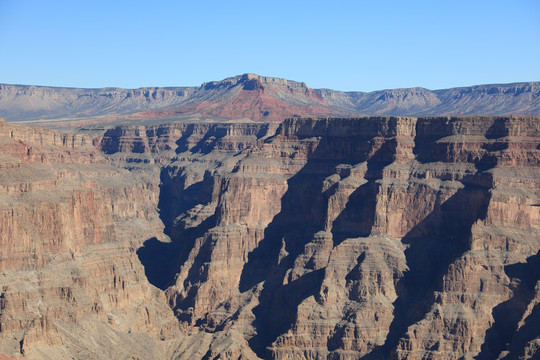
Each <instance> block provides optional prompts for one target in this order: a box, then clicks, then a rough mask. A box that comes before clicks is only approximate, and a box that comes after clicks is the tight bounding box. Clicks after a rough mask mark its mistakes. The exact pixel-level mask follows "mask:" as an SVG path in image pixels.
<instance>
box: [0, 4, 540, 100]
mask: <svg viewBox="0 0 540 360" xmlns="http://www.w3.org/2000/svg"><path fill="white" fill-rule="evenodd" d="M248 72H249V73H256V74H259V75H267V76H274V77H282V78H287V79H290V80H296V81H304V82H306V84H307V85H308V86H310V87H312V88H330V89H335V90H346V91H349V90H359V91H372V90H379V89H388V88H400V87H414V86H421V87H425V88H428V89H442V88H449V87H456V86H468V85H475V84H489V83H508V82H520V81H540V1H539V0H505V1H500V0H489V1H484V0H423V1H420V0H417V1H415V0H409V1H403V0H399V1H397V0H396V1H394V0H388V1H383V0H379V1H376V0H365V1H363V0H356V1H340V0H334V1H317V0H310V1H296V0H287V1H280V0H273V1H256V0H250V1H234V0H229V1H223V0H221V1H210V0H207V1H204V0H200V1H197V0H190V1H159V0H155V1H137V0H131V1H117V0H107V1H101V0H92V1H89V0H69V1H64V0H49V1H45V0H0V83H8V84H32V85H51V86H72V87H107V86H117V87H125V88H137V87H142V86H198V85H200V84H201V83H202V82H205V81H213V80H221V79H224V78H226V77H230V76H234V75H238V74H243V73H248Z"/></svg>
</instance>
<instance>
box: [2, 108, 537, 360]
mask: <svg viewBox="0 0 540 360" xmlns="http://www.w3.org/2000/svg"><path fill="white" fill-rule="evenodd" d="M1 129H3V130H2V131H3V132H2V134H4V135H3V137H2V139H4V140H3V141H4V142H3V144H5V145H3V146H4V148H5V149H11V150H6V151H5V152H3V153H5V154H8V153H9V155H7V156H8V157H6V159H7V160H4V161H3V162H2V164H3V165H2V166H4V168H5V169H9V171H8V170H6V171H5V172H4V171H3V172H2V174H4V173H5V174H9V179H11V180H9V181H11V184H9V181H7V180H6V181H5V183H6V186H5V188H6V190H4V193H3V194H4V195H2V196H4V197H5V198H6V201H3V202H2V204H4V203H5V204H8V203H9V202H7V201H8V200H7V199H9V201H11V202H13V203H14V204H20V205H17V206H20V207H22V204H23V203H27V202H28V201H29V200H27V199H26V198H23V197H21V196H20V194H19V192H20V191H21V190H20V188H21V187H22V188H23V189H24V191H26V193H28V194H27V195H25V196H29V195H31V196H33V197H34V198H37V200H34V201H35V202H34V203H33V204H36V205H33V206H32V207H31V208H29V209H25V210H19V211H20V213H18V215H17V216H16V217H12V218H11V219H23V218H24V216H26V217H27V218H28V219H31V221H32V223H34V224H35V221H36V219H43V223H45V224H49V223H51V224H53V223H54V224H55V225H54V226H47V228H48V229H53V231H48V232H46V233H44V232H43V231H41V233H40V232H39V231H37V230H36V231H37V232H36V231H33V232H32V230H30V231H29V230H27V229H26V230H25V229H23V226H22V224H23V220H9V219H10V218H8V217H7V215H6V216H5V217H4V218H3V219H2V224H5V223H6V224H10V221H11V222H12V223H13V224H10V225H8V226H10V229H11V228H12V229H14V230H10V231H11V232H8V234H10V235H8V236H3V237H2V239H1V240H2V248H1V249H2V251H3V252H4V253H3V255H2V262H1V263H0V264H1V265H2V268H3V269H5V270H4V276H5V277H7V278H5V279H6V281H5V282H4V283H6V284H8V283H9V284H11V288H9V289H8V291H6V292H5V293H6V294H7V295H5V296H4V295H3V297H2V301H3V302H2V304H3V305H2V309H3V310H2V315H1V316H0V322H1V323H2V330H1V334H2V335H3V337H2V339H3V340H2V341H1V346H2V347H1V349H2V351H4V352H5V353H7V354H9V355H17V354H21V353H22V354H24V355H25V356H28V357H31V356H32V354H39V355H42V354H49V353H50V354H52V353H54V351H57V350H58V349H63V348H67V349H68V352H69V351H72V349H75V348H76V346H81V347H83V346H86V347H85V349H87V351H90V354H94V353H92V352H91V351H94V352H95V351H96V350H95V349H96V347H95V346H94V348H92V346H90V345H89V343H88V342H82V345H79V343H78V342H77V341H76V339H74V337H73V336H72V337H70V336H68V334H67V333H66V331H65V329H71V330H72V332H73V333H74V334H76V333H77V331H79V332H81V334H84V335H88V336H90V337H92V336H97V335H96V334H98V333H102V331H103V330H102V329H108V330H107V331H110V332H111V334H112V333H114V334H115V336H117V337H118V338H119V339H121V340H120V341H123V342H124V344H133V342H134V341H139V340H138V339H141V338H144V339H145V340H144V341H145V344H151V346H150V345H149V346H148V347H146V346H145V347H144V348H145V349H146V350H145V351H147V352H146V353H145V352H141V353H140V354H139V355H138V356H141V357H147V356H155V357H162V358H179V359H194V358H201V359H202V358H204V359H213V358H227V359H250V358H253V359H255V358H273V359H323V358H324V359H360V358H365V359H387V358H395V359H461V358H465V359H473V358H476V359H493V358H500V359H515V358H523V359H527V358H532V357H534V356H537V355H538V354H537V352H538V348H539V346H540V337H539V334H540V329H539V328H538V325H537V324H538V321H537V320H538V316H539V313H538V302H539V301H540V283H539V280H540V267H539V266H540V260H539V258H538V256H540V253H539V251H540V186H539V182H538V181H539V180H538V179H540V176H539V175H540V167H539V165H540V119H538V118H531V117H447V118H443V117H438V118H437V117H433V118H431V117H426V118H407V117H379V118H377V117H370V118H356V119H309V118H307V119H306V118H305V119H289V120H286V121H285V122H283V123H282V124H200V123H199V124H197V123H191V124H190V123H177V124H167V125H160V126H151V127H142V126H120V127H116V128H111V129H108V130H104V131H103V132H102V133H100V134H97V135H96V134H95V133H94V135H93V138H89V137H88V135H83V134H82V133H81V134H77V135H70V136H67V135H59V134H58V133H53V132H50V134H53V135H52V136H53V138H58V140H54V141H56V142H54V143H52V144H51V141H50V140H47V141H45V142H43V143H42V144H41V145H39V146H37V145H33V144H35V143H36V141H38V140H37V139H38V138H40V139H41V138H43V137H44V135H39V136H41V137H38V138H36V137H35V136H34V135H32V136H34V137H32V136H31V135H24V136H23V135H20V136H19V137H23V139H21V140H16V139H18V138H17V137H14V136H15V135H14V133H12V131H13V130H12V129H16V128H14V127H13V126H7V125H5V124H4V125H3V126H2V128H1ZM19 129H21V130H19V131H22V133H25V134H27V133H28V134H30V133H32V132H35V133H41V130H30V129H28V128H19ZM83 133H84V132H83ZM12 134H13V135H12ZM44 134H45V132H44ZM14 139H15V140H14ZM83 139H84V140H83ZM14 144H15V145H14ZM21 144H23V145H21ZM66 144H68V145H66ZM72 144H76V145H72ZM92 144H94V145H95V146H93V145H92ZM21 146H22V147H21ZM24 146H26V147H24ZM30 146H32V148H33V149H34V150H33V151H31V152H29V151H28V147H30ZM51 146H52V148H51ZM66 147H67V148H66ZM50 149H53V150H54V151H52V150H50ZM52 153H54V154H64V155H62V156H60V155H58V156H56V159H60V160H54V161H57V162H56V163H55V166H54V167H52V169H50V166H49V167H48V165H46V164H47V161H53V160H47V161H45V160H46V159H55V157H54V156H52V155H47V154H52ZM17 154H18V155H17ZM30 154H33V155H30ZM75 163H77V164H79V163H80V164H83V165H81V169H82V170H80V172H79V173H78V174H79V175H78V177H77V176H74V175H69V176H67V175H64V176H63V177H62V180H61V181H60V180H59V177H60V174H61V173H62V172H66V171H67V170H65V169H68V168H70V166H72V164H75ZM56 164H57V165H56ZM45 168H47V169H49V171H50V172H51V174H50V175H49V178H47V177H45V176H43V175H40V176H39V179H40V181H49V182H50V183H46V184H42V185H41V186H42V187H41V188H40V187H39V186H40V185H39V184H38V181H37V180H36V181H34V182H32V181H30V180H31V177H30V176H29V175H23V173H22V171H23V170H22V169H26V170H24V171H27V172H28V173H32V174H35V173H36V171H38V172H39V173H43V174H46V172H45V171H44V169H45ZM62 169H64V170H62ZM17 176H19V177H17ZM34 176H35V175H34ZM37 177H38V176H36V178H37ZM22 178H24V179H28V180H27V181H26V182H27V183H28V184H24V185H20V184H23V183H24V182H23V181H21V179H22ZM47 179H49V180H47ZM115 179H118V180H120V181H119V182H116V180H115ZM15 183H16V184H19V185H17V186H15V187H16V188H17V187H18V188H19V190H13V188H14V185H13V184H15ZM30 183H31V185H30ZM34 183H35V184H34ZM119 183H121V186H120V184H119ZM90 184H91V185H90ZM51 188H52V189H53V190H50V189H51ZM82 188H84V189H86V192H85V191H83V189H82ZM119 188H121V190H118V189H119ZM40 189H41V190H40ZM55 189H60V190H62V191H61V192H62V194H64V195H63V196H64V197H62V196H60V195H58V196H57V197H53V194H56V193H55ZM88 189H91V190H88ZM17 191H19V192H17ZM38 193H39V194H38ZM65 194H68V195H65ZM76 194H77V195H76ZM38 195H39V196H38ZM55 196H56V195H55ZM51 198H53V199H52V200H51ZM15 200H16V201H18V202H20V203H17V202H16V201H15ZM63 207H64V208H65V209H71V210H70V211H67V212H68V214H69V213H70V212H71V213H72V214H74V215H72V216H70V215H66V214H65V212H66V211H65V209H64V208H63ZM12 208H14V209H16V208H17V207H16V206H12ZM41 208H43V209H44V210H39V209H41ZM49 209H53V210H49ZM157 210H159V214H158V212H157ZM6 211H7V210H6ZM32 211H33V212H32ZM36 211H41V212H43V214H41V213H39V215H36V217H34V213H35V212H36ZM47 214H48V215H47ZM54 214H58V215H54ZM60 214H64V215H62V216H60ZM54 216H57V217H58V219H56V218H54ZM49 218H50V219H51V220H48V219H49ZM40 221H41V220H40ZM54 221H56V222H54ZM31 226H34V227H35V228H36V229H37V228H38V227H39V226H37V225H31ZM163 227H164V229H163ZM40 228H41V227H40ZM68 229H71V230H68ZM25 231H26V232H25ZM30 233H36V234H38V235H36V236H35V237H34V238H32V237H31V235H28V234H30ZM25 234H27V235H25ZM16 239H23V240H20V241H19V240H17V241H15V240H16ZM4 244H5V245H4ZM32 244H33V245H32ZM122 244H124V245H122ZM128 244H129V245H128ZM33 249H36V250H33ZM106 249H107V250H106ZM37 250H39V251H37ZM107 251H108V252H107ZM135 253H136V254H135ZM113 254H114V255H113ZM113 256H114V257H115V258H117V257H118V259H119V260H117V261H111V260H110V259H111V257H113ZM90 259H92V261H90ZM120 259H124V260H120ZM111 262H112V263H113V264H114V266H113V269H114V270H104V271H102V270H103V269H111V267H110V266H111V265H105V264H110V263H111ZM89 263H90V264H93V265H89ZM96 263H97V264H98V265H96ZM84 264H86V265H84ZM99 264H101V265H99ZM61 266H64V267H65V268H68V267H69V268H70V269H71V268H74V269H78V270H77V271H79V272H81V273H82V275H80V277H82V278H83V279H85V280H81V281H80V282H82V283H83V284H84V285H79V280H77V281H76V279H79V277H76V276H75V277H74V275H70V276H71V277H67V278H66V277H58V278H53V279H51V278H50V277H46V276H45V275H36V274H52V273H54V271H56V270H57V269H60V267H61ZM92 266H93V267H92ZM89 269H94V270H89ZM98 269H99V271H98ZM143 269H144V270H143ZM70 271H71V270H70ZM73 271H75V270H73ZM73 271H71V273H70V272H68V271H63V272H62V274H67V273H70V274H73ZM143 272H144V275H145V276H143ZM88 274H92V275H91V276H88ZM23 276H29V277H32V279H34V280H33V281H34V282H33V283H32V284H33V286H32V287H31V289H29V288H28V287H25V286H23V285H22V284H25V282H23V281H22V280H20V279H23ZM40 276H41V277H40ZM119 278H121V280H119ZM27 281H29V280H27ZM119 283H120V284H121V285H118V284H119ZM149 283H151V284H152V285H154V286H155V287H153V286H152V285H150V284H149ZM60 284H63V286H64V287H70V289H71V290H58V291H56V292H54V291H53V290H51V289H57V288H59V287H60ZM6 286H7V285H6ZM83 289H84V291H83ZM89 289H93V290H89ZM96 289H97V290H96ZM120 289H122V290H120ZM126 289H127V290H126ZM96 293H99V294H100V295H101V296H100V297H99V299H97V300H101V302H99V301H97V300H96V297H95V296H96V295H95V294H96ZM103 293H107V294H109V295H108V296H107V297H106V298H107V299H108V300H107V301H104V300H103V297H104V296H103ZM44 294H47V296H46V297H45V295H44ZM50 294H55V295H50ZM92 294H94V295H92ZM114 294H116V298H115V297H114V296H113V295H114ZM134 294H136V299H135V300H133V301H131V300H130V301H127V300H126V297H128V296H129V297H130V299H131V297H132V296H135V295H134ZM40 296H41V297H40ZM45 298H46V299H49V298H52V299H56V300H54V301H53V303H54V304H55V305H53V304H51V305H49V306H47V307H45V309H47V311H45V310H43V308H44V306H43V305H37V304H42V303H43V302H44V300H43V299H45ZM4 299H8V300H4ZM9 299H11V300H9ZM17 299H31V300H24V301H26V302H24V301H23V300H17ZM73 299H75V300H73ZM111 299H115V300H114V301H113V300H111ZM18 301H19V302H18ZM48 301H49V300H48ZM95 302H97V303H98V305H96V307H97V308H98V310H97V311H95V310H88V309H91V308H92V306H86V305H84V304H88V305H89V304H93V303H95ZM4 303H5V304H8V305H9V306H11V307H9V306H8V305H4ZM45 303H47V302H45ZM17 304H20V305H17ZM28 304H36V305H31V306H33V307H34V308H36V309H38V310H39V311H40V314H42V315H41V316H42V317H39V319H40V320H39V321H38V320H36V319H37V315H36V317H35V318H34V320H32V321H30V320H25V319H23V318H24V317H25V316H29V314H32V313H36V314H37V313H38V312H37V310H35V311H34V312H28V311H25V310H24V309H27V308H29V307H30V305H28ZM143 304H144V306H143ZM40 306H41V308H40ZM55 306H56V309H59V308H60V307H63V306H65V307H66V308H67V309H71V310H70V311H71V312H72V314H73V315H71V317H66V316H65V315H61V314H59V313H60V311H59V310H56V311H54V310H53V309H54V308H55ZM4 309H7V310H4ZM141 309H146V312H145V311H143V310H141ZM171 309H172V310H171ZM63 313H65V312H62V314H63ZM119 313H121V314H122V316H119V315H118V314H119ZM43 314H48V315H47V316H46V319H45V320H41V319H43V317H45V315H43ZM111 318H112V320H111ZM4 323H5V324H11V325H4ZM30 324H35V325H30ZM37 324H39V326H38V325H37ZM176 327H177V328H176ZM5 329H8V330H5ZM17 334H24V335H17ZM17 336H18V337H17ZM111 336H112V335H111ZM97 338H98V339H102V338H101V337H99V336H97ZM10 339H15V340H10ZM25 339H28V340H25ZM43 339H45V340H43ZM134 339H136V340H134ZM100 341H102V342H99V341H97V342H96V344H98V346H100V347H101V346H104V347H107V346H108V345H109V343H107V342H106V341H105V340H103V339H102V340H100ZM41 342H45V344H42V343H41ZM142 343H143V342H138V343H137V344H139V345H140V344H142ZM17 345H18V347H17ZM133 346H134V345H133ZM141 346H142V345H140V346H139V347H137V346H134V347H133V349H134V350H133V351H134V352H138V351H143V350H142V349H140V348H141ZM55 349H56V350H55ZM69 354H70V356H73V357H78V355H73V354H74V352H73V351H72V352H70V353H69ZM126 354H127V353H125V352H123V353H121V354H116V355H117V357H123V356H125V355H126ZM34 356H35V355H34Z"/></svg>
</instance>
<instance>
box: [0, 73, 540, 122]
mask: <svg viewBox="0 0 540 360" xmlns="http://www.w3.org/2000/svg"><path fill="white" fill-rule="evenodd" d="M360 115H362V116H366V115H372V116H381V115H393V116H432V115H540V83H538V82H528V83H514V84H495V85H478V86H471V87H463V88H452V89H445V90H434V91H432V90H428V89H424V88H410V89H393V90H381V91H374V92H369V93H366V92H359V91H353V92H342V91H335V90H329V89H311V88H309V87H307V86H306V84H305V83H303V82H296V81H291V80H286V79H279V78H271V77H265V76H259V75H255V74H244V75H239V76H235V77H231V78H227V79H225V80H222V81H212V82H208V83H204V84H202V85H201V86H200V87H178V88H140V89H136V90H129V89H118V88H103V89H75V88H54V87H42V86H23V85H2V84H0V116H5V117H7V118H9V119H10V121H40V122H41V124H43V125H44V126H49V127H50V126H57V127H61V126H66V125H69V126H73V125H74V124H75V125H88V124H98V123H128V122H129V123H134V122H138V123H140V124H148V123H149V122H152V121H157V120H159V121H160V122H163V121H172V120H207V121H208V120H218V121H223V120H227V121H231V120H237V121H238V120H240V121H243V122H245V121H247V120H249V121H255V122H281V121H283V120H284V119H285V118H289V117H306V116H319V117H320V116H324V117H329V116H341V117H343V116H360Z"/></svg>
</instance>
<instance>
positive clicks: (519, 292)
mask: <svg viewBox="0 0 540 360" xmlns="http://www.w3.org/2000/svg"><path fill="white" fill-rule="evenodd" d="M504 271H505V272H506V275H508V277H509V278H510V280H511V284H510V288H511V289H512V297H511V298H510V299H508V300H507V301H505V302H503V303H501V304H499V305H497V306H496V307H494V308H493V311H492V316H493V320H494V323H493V325H492V326H491V328H489V329H488V330H487V331H486V336H485V342H484V344H483V345H482V349H481V351H480V353H479V354H478V356H477V357H476V359H477V360H488V359H495V358H497V357H498V356H499V354H500V353H501V352H502V351H503V350H511V354H512V353H513V354H514V355H515V356H510V354H509V355H507V356H506V357H505V358H507V359H514V358H518V357H519V352H520V351H521V350H523V348H524V347H525V345H526V344H527V342H528V341H530V340H533V339H535V338H536V337H538V335H540V322H539V321H538V320H540V319H539V317H540V314H539V311H538V310H539V309H537V308H535V309H534V310H536V312H535V311H533V312H532V313H531V315H529V317H528V318H527V320H526V322H525V325H524V326H523V327H522V328H521V329H520V330H519V332H517V333H516V330H517V327H518V323H519V321H520V320H521V319H522V318H523V315H524V314H525V311H526V310H527V307H528V306H529V304H530V303H531V302H532V300H533V299H534V296H535V285H536V282H537V281H538V280H539V279H540V251H539V252H538V253H537V254H536V255H533V256H531V257H529V258H528V259H527V262H526V263H518V264H512V265H508V266H505V268H504ZM536 307H538V305H536ZM507 347H508V348H507Z"/></svg>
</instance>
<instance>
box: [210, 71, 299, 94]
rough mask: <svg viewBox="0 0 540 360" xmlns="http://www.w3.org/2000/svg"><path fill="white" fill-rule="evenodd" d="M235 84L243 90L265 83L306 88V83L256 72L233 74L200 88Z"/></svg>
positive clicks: (292, 87) (258, 86)
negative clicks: (261, 74)
mask: <svg viewBox="0 0 540 360" xmlns="http://www.w3.org/2000/svg"><path fill="white" fill-rule="evenodd" d="M237 85H242V89H243V90H255V89H257V88H263V87H264V86H265V85H271V86H272V85H273V86H281V87H288V88H291V89H304V90H307V89H308V87H307V85H306V84H305V83H304V82H297V81H292V80H287V79H281V78H274V77H269V76H260V75H257V74H243V75H237V76H233V77H230V78H227V79H224V80H221V81H211V82H205V83H203V84H202V85H201V89H205V90H211V89H214V88H223V87H233V86H237Z"/></svg>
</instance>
